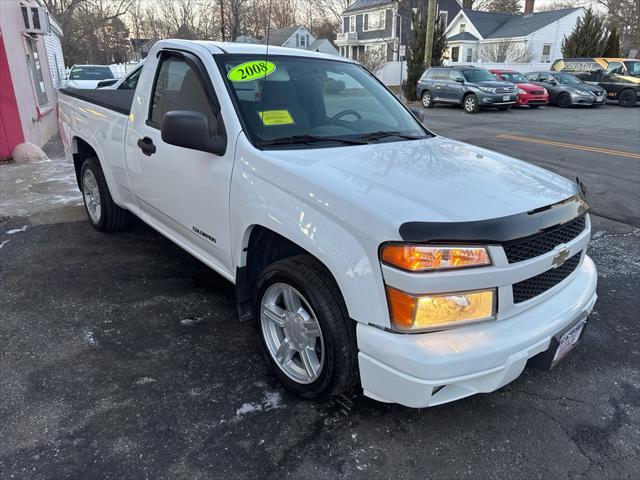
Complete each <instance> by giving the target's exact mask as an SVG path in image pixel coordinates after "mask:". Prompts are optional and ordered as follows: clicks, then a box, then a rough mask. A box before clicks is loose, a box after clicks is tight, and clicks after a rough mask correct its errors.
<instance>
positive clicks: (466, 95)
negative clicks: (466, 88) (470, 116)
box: [462, 92, 475, 102]
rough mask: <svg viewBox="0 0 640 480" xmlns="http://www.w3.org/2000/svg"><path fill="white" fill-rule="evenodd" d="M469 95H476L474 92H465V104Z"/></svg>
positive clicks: (463, 97)
mask: <svg viewBox="0 0 640 480" xmlns="http://www.w3.org/2000/svg"><path fill="white" fill-rule="evenodd" d="M469 95H475V93H473V92H465V93H464V95H463V96H462V101H463V102H464V99H465V98H467V97H468V96H469Z"/></svg>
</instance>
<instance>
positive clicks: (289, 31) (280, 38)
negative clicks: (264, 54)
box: [261, 25, 302, 47]
mask: <svg viewBox="0 0 640 480" xmlns="http://www.w3.org/2000/svg"><path fill="white" fill-rule="evenodd" d="M301 27H302V25H293V26H292V27H287V28H278V29H276V30H271V31H270V32H269V45H276V46H278V47H281V46H282V44H283V43H284V42H286V41H287V40H289V38H290V37H291V35H293V34H294V33H296V30H298V29H299V28H301ZM261 43H262V44H263V45H266V44H267V37H265V38H263V39H262V42H261Z"/></svg>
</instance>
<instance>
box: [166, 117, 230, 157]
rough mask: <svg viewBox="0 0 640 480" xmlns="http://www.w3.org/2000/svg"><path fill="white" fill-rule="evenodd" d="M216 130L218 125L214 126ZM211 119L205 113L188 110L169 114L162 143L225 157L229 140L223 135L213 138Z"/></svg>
mask: <svg viewBox="0 0 640 480" xmlns="http://www.w3.org/2000/svg"><path fill="white" fill-rule="evenodd" d="M213 127H214V128H213V130H215V127H216V125H213ZM210 132H211V126H210V125H209V119H208V118H207V116H206V115H205V114H204V113H201V112H192V111H188V110H174V111H172V112H167V113H166V114H165V116H164V119H163V120H162V129H161V130H160V133H161V136H162V141H163V142H165V143H168V144H170V145H175V146H177V147H184V148H190V149H192V150H199V151H201V152H209V153H213V154H215V155H224V152H225V151H226V150H227V139H226V137H224V136H221V135H214V136H213V137H212V136H211V133H210Z"/></svg>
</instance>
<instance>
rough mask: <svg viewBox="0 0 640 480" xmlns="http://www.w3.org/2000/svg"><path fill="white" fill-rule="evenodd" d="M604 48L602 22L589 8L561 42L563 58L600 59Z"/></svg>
mask: <svg viewBox="0 0 640 480" xmlns="http://www.w3.org/2000/svg"><path fill="white" fill-rule="evenodd" d="M606 46H607V31H606V29H605V27H604V21H603V20H602V19H601V18H599V17H597V16H596V15H594V13H593V10H591V8H589V9H587V11H586V13H585V15H584V17H582V18H580V19H578V23H576V28H574V29H573V32H571V35H569V36H568V37H564V40H562V55H563V57H564V58H579V57H601V56H602V55H603V54H604V51H605V48H606Z"/></svg>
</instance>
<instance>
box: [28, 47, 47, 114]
mask: <svg viewBox="0 0 640 480" xmlns="http://www.w3.org/2000/svg"><path fill="white" fill-rule="evenodd" d="M25 40H26V42H27V66H28V67H29V73H30V75H31V82H32V83H33V89H34V90H35V93H36V99H37V100H38V106H40V107H44V106H46V105H48V104H49V99H48V98H47V91H46V89H45V86H44V78H43V76H42V66H41V65H40V57H39V55H38V44H37V43H36V41H35V40H33V39H31V38H27V39H25Z"/></svg>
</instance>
